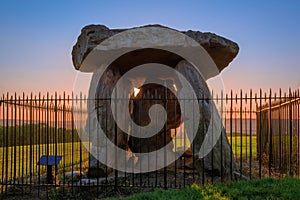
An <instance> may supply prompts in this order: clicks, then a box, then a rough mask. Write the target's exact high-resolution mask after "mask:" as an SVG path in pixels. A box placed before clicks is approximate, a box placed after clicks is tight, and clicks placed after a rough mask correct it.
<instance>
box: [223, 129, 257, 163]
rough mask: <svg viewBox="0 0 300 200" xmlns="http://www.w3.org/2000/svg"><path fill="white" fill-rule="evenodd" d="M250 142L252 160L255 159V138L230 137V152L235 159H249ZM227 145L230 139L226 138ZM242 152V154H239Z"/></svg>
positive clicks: (244, 136) (246, 136) (245, 136)
mask: <svg viewBox="0 0 300 200" xmlns="http://www.w3.org/2000/svg"><path fill="white" fill-rule="evenodd" d="M241 139H242V141H241ZM250 140H251V146H252V149H251V150H252V158H254V157H256V152H257V151H256V136H255V135H254V136H251V138H250V136H248V135H243V136H242V137H241V136H232V152H233V154H234V156H235V157H240V156H241V155H242V157H243V158H250ZM228 141H229V143H230V142H231V137H228ZM241 150H242V154H241Z"/></svg>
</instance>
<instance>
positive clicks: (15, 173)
mask: <svg viewBox="0 0 300 200" xmlns="http://www.w3.org/2000/svg"><path fill="white" fill-rule="evenodd" d="M13 102H14V117H13V119H14V176H13V177H14V185H15V184H16V179H17V93H15V98H14V101H13Z"/></svg>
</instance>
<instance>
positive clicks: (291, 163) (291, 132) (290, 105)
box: [289, 89, 293, 176]
mask: <svg viewBox="0 0 300 200" xmlns="http://www.w3.org/2000/svg"><path fill="white" fill-rule="evenodd" d="M292 98H293V96H292V92H291V89H290V90H289V131H290V132H289V136H290V148H289V156H290V163H289V165H290V166H289V175H291V176H292V166H293V160H292V154H293V107H292Z"/></svg>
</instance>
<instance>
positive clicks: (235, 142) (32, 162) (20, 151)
mask: <svg viewBox="0 0 300 200" xmlns="http://www.w3.org/2000/svg"><path fill="white" fill-rule="evenodd" d="M251 139H252V157H253V158H254V157H255V156H256V136H252V138H251ZM228 140H229V142H231V138H228ZM184 144H185V145H186V146H190V144H189V141H188V139H186V140H184V139H177V140H176V146H175V145H174V150H175V148H180V147H181V146H183V145H184ZM80 150H81V157H82V158H81V159H82V160H80ZM232 150H233V153H234V156H235V157H236V158H238V157H240V156H241V150H242V157H243V158H250V136H242V141H241V137H240V136H233V137H232ZM47 152H48V153H47ZM42 155H62V156H63V159H62V160H61V162H60V164H59V166H58V167H59V168H60V169H61V168H62V167H63V166H70V165H72V161H73V163H79V162H80V161H85V160H87V159H88V151H87V150H86V149H85V147H84V145H83V144H81V143H80V142H75V143H73V144H72V143H58V144H48V145H46V144H42V145H32V146H31V147H30V146H29V145H24V146H16V147H6V148H3V147H1V148H0V158H1V159H0V181H5V180H10V179H17V178H20V177H22V176H23V177H26V176H28V175H30V174H32V175H33V174H37V173H38V172H39V171H45V170H46V167H45V166H38V165H37V162H38V160H39V158H40V157H41V156H42ZM3 158H9V159H3Z"/></svg>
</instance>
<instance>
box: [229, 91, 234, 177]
mask: <svg viewBox="0 0 300 200" xmlns="http://www.w3.org/2000/svg"><path fill="white" fill-rule="evenodd" d="M232 104H233V94H232V90H231V92H230V113H229V114H230V116H229V120H230V122H229V124H230V125H229V127H230V147H231V153H232V154H233V148H232V147H233V145H232V115H233V108H232V107H233V105H232ZM233 157H234V155H230V179H231V180H232V179H233V171H232V170H233Z"/></svg>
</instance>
